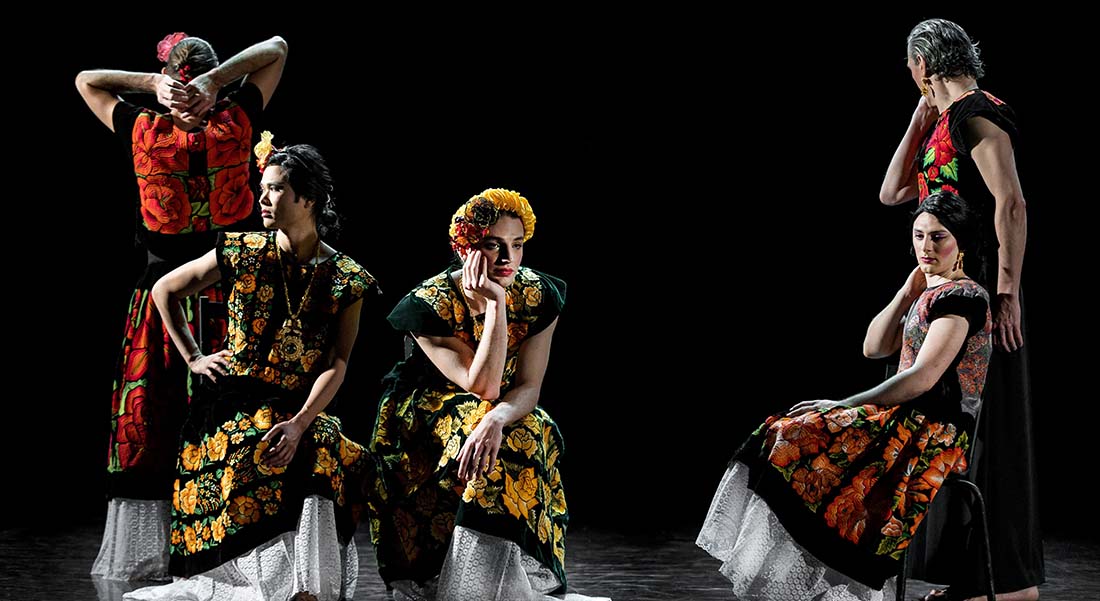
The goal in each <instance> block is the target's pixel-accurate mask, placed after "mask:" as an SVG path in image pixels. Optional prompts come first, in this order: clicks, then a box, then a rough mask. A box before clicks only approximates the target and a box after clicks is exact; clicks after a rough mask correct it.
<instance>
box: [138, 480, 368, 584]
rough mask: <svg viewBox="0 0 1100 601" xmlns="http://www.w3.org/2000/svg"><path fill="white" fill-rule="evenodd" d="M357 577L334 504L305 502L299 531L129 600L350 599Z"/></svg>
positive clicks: (356, 562) (353, 554)
mask: <svg viewBox="0 0 1100 601" xmlns="http://www.w3.org/2000/svg"><path fill="white" fill-rule="evenodd" d="M358 573H359V556H358V554H357V552H356V549H355V542H354V541H348V544H347V546H342V545H340V543H339V542H338V541H337V538H336V519H335V514H334V511H333V505H332V501H330V500H328V499H325V498H322V497H318V496H316V495H314V496H310V497H307V498H306V500H305V503H304V504H303V507H302V516H301V518H299V520H298V529H297V530H296V531H295V532H287V533H285V534H282V535H279V536H277V537H275V538H274V539H272V540H270V541H268V542H266V543H264V544H262V545H260V546H259V547H256V548H255V549H253V550H252V551H250V552H248V553H246V554H244V555H241V556H240V557H237V558H236V559H233V560H231V561H228V562H226V563H224V564H222V565H220V566H218V567H216V568H214V569H212V570H210V571H207V572H203V573H202V574H198V575H195V576H192V577H191V578H182V579H179V580H176V581H175V582H173V583H171V584H166V585H163V586H154V587H147V588H142V589H138V590H136V591H133V592H131V593H127V594H125V595H124V596H123V599H126V600H127V601H167V600H169V599H171V600H173V601H287V599H289V598H290V597H291V596H293V595H294V594H295V593H298V592H301V591H308V592H310V593H312V594H313V595H316V596H317V599H318V601H339V600H340V599H351V598H352V596H353V595H354V594H355V585H356V581H357V578H358Z"/></svg>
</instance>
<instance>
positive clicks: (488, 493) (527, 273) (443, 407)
mask: <svg viewBox="0 0 1100 601" xmlns="http://www.w3.org/2000/svg"><path fill="white" fill-rule="evenodd" d="M506 294H507V311H508V356H507V360H506V362H505V366H504V374H503V378H502V382H501V397H502V398H503V397H504V395H505V394H506V393H507V391H508V389H509V388H510V387H511V386H512V384H513V377H514V375H515V372H516V367H517V363H518V359H519V349H520V346H521V344H522V343H523V342H524V341H525V340H526V339H528V338H530V337H532V336H534V335H535V334H537V333H539V332H540V331H542V330H544V329H545V328H546V327H547V326H549V325H550V324H551V323H553V321H554V319H555V318H556V317H557V316H558V314H559V313H560V311H561V308H562V305H563V304H564V302H565V283H564V282H562V281H561V280H559V279H557V278H554V277H552V276H549V275H546V274H543V273H540V272H537V271H535V270H533V269H529V268H526V267H521V268H520V269H519V271H518V272H517V274H516V278H515V281H514V282H513V284H512V285H511V286H509V287H508V289H507V290H506ZM389 321H390V324H391V325H392V326H393V327H394V328H396V329H398V330H401V331H405V332H416V333H419V334H424V335H429V336H454V337H456V338H459V339H461V340H463V341H464V342H466V344H468V345H470V347H471V348H476V347H477V344H478V341H479V340H480V339H481V334H482V329H483V327H484V317H483V316H481V315H478V316H473V315H471V314H470V311H469V308H468V306H467V305H466V300H465V298H464V297H463V294H462V291H461V290H460V289H459V287H458V286H457V285H456V284H455V283H454V282H453V280H452V279H451V277H450V273H449V272H443V273H441V274H439V275H437V276H435V277H433V278H431V279H428V280H426V281H424V282H423V283H421V284H420V285H419V286H417V287H416V288H415V289H413V290H412V291H411V292H410V293H409V294H407V295H406V296H405V297H404V298H403V299H402V300H401V301H400V302H399V303H398V304H397V307H396V308H394V310H393V312H391V313H390V316H389ZM385 384H386V388H385V392H384V393H383V396H382V401H381V403H380V405H379V410H378V420H377V423H376V425H375V430H374V434H373V436H372V440H371V445H370V450H371V453H372V455H373V456H374V457H375V460H376V461H377V463H378V470H379V478H378V480H377V481H376V486H375V487H373V489H372V490H371V491H370V492H369V493H368V495H369V503H370V506H371V533H372V538H373V540H374V544H375V546H376V551H377V554H378V564H379V571H380V572H381V575H382V578H383V580H385V581H386V582H393V581H396V580H414V581H418V582H423V581H427V580H429V579H431V578H432V577H434V576H436V575H437V574H439V572H440V569H441V567H442V565H443V561H444V557H445V553H446V551H447V548H448V545H449V544H450V540H451V533H452V531H453V530H454V528H455V526H456V525H458V526H462V527H464V528H468V529H472V530H476V531H478V532H482V533H485V534H490V535H493V536H498V537H501V538H503V539H507V540H510V541H513V542H515V543H516V544H517V545H519V547H520V548H521V549H522V550H523V551H524V552H525V553H527V554H529V555H530V556H532V557H534V558H535V559H536V560H538V561H539V562H540V563H541V564H542V565H543V566H546V567H547V568H550V569H551V570H552V571H553V573H554V575H556V576H557V578H558V580H559V581H560V583H561V590H564V588H565V570H564V561H565V529H566V524H567V523H568V521H569V514H568V511H567V508H566V503H565V493H564V491H563V489H562V483H561V475H560V472H559V468H560V459H561V453H562V449H563V444H562V437H561V433H560V432H559V431H558V426H557V424H555V423H554V421H553V420H552V419H551V418H550V416H549V415H548V414H547V413H546V411H545V410H543V409H542V408H541V407H536V408H535V410H534V411H532V412H531V414H529V415H528V416H527V417H525V418H524V419H522V420H520V421H519V422H516V423H515V424H512V425H510V426H507V427H505V428H504V438H503V444H502V445H501V448H500V453H499V455H498V462H497V466H496V469H495V470H494V471H493V472H491V473H490V474H488V475H486V476H482V477H480V478H478V479H476V480H473V481H470V482H469V483H468V484H466V485H463V484H462V483H461V482H460V481H459V479H458V477H457V475H456V472H457V468H458V460H457V457H458V453H459V450H460V449H461V448H462V444H463V442H464V441H465V440H466V437H467V436H468V435H469V434H470V433H471V432H472V431H473V429H474V428H475V427H476V426H477V424H478V422H479V421H480V419H481V418H482V417H483V416H484V415H485V414H486V413H487V412H488V411H489V410H490V409H492V408H493V404H494V403H495V402H496V401H495V400H482V399H480V398H478V397H477V396H475V395H473V394H470V393H468V392H466V391H465V390H463V389H462V388H460V387H459V386H458V385H456V384H455V383H453V382H451V381H450V380H448V379H447V378H446V377H444V376H443V374H442V373H441V372H440V371H439V370H438V369H437V368H436V367H435V366H434V365H433V364H432V362H431V361H430V360H429V359H428V358H427V357H426V356H425V355H424V354H423V352H421V350H420V349H419V347H417V348H415V349H414V352H413V354H412V355H411V356H410V357H409V358H408V359H406V360H405V361H402V362H400V363H398V364H397V366H396V367H394V369H393V370H392V371H391V372H390V373H389V375H387V376H386V379H385Z"/></svg>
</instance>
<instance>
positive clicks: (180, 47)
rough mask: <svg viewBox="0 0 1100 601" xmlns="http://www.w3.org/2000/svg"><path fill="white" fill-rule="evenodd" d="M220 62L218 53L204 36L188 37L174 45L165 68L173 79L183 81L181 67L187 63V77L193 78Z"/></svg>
mask: <svg viewBox="0 0 1100 601" xmlns="http://www.w3.org/2000/svg"><path fill="white" fill-rule="evenodd" d="M218 64H219V62H218V55H217V53H216V52H214V48H213V46H211V45H210V43H209V42H207V41H206V40H204V39H202V38H194V37H187V38H183V39H182V40H180V41H179V43H178V44H176V45H175V46H173V47H172V51H171V52H169V53H168V61H167V62H166V63H165V65H164V69H165V72H166V73H167V74H168V76H169V77H171V78H172V79H175V80H179V81H183V76H182V74H181V73H180V69H181V68H183V67H184V66H185V65H186V66H187V67H188V68H187V69H186V71H187V79H188V80H191V79H194V78H196V77H198V76H199V75H202V74H203V73H206V72H207V71H210V70H211V69H213V68H214V67H217V66H218Z"/></svg>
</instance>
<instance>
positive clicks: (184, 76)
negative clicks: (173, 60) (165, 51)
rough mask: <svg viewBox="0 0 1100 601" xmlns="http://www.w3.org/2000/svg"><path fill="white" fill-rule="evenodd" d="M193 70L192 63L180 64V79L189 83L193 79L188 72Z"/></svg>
mask: <svg viewBox="0 0 1100 601" xmlns="http://www.w3.org/2000/svg"><path fill="white" fill-rule="evenodd" d="M190 71H191V65H180V68H179V69H176V72H178V73H179V74H180V81H182V82H183V83H187V82H189V81H191V76H190V75H189V74H188V73H189V72H190Z"/></svg>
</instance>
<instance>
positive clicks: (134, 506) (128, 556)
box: [91, 499, 171, 580]
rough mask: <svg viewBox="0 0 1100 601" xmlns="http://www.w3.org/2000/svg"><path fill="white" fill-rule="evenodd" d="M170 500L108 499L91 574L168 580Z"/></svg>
mask: <svg viewBox="0 0 1100 601" xmlns="http://www.w3.org/2000/svg"><path fill="white" fill-rule="evenodd" d="M170 509H171V507H170V504H169V501H166V500H158V501H148V500H140V499H111V500H110V502H108V503H107V522H106V525H105V526H104V528H103V542H102V543H101V544H100V546H99V555H98V556H96V558H95V563H93V564H92V572H91V574H92V576H99V577H100V578H106V579H110V580H167V579H168V528H169V521H170V517H169V511H170Z"/></svg>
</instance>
